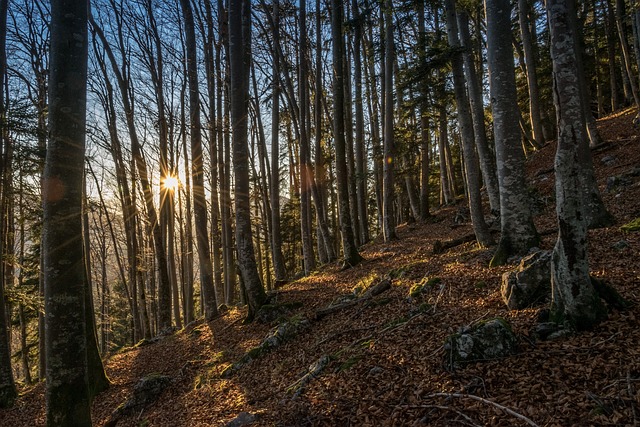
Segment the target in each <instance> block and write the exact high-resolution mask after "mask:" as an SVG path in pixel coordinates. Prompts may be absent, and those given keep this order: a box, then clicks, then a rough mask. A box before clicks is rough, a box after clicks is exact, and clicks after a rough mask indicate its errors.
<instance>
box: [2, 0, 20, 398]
mask: <svg viewBox="0 0 640 427" xmlns="http://www.w3.org/2000/svg"><path fill="white" fill-rule="evenodd" d="M7 3H8V0H0V81H4V78H5V75H6V72H7V53H6V41H7ZM4 106H5V99H4V88H1V89H0V147H2V148H3V149H2V152H4V151H5V150H4V146H5V144H6V143H7V142H8V141H7V138H5V134H6V132H7V130H6V129H5V123H6V114H5V108H4ZM2 191H3V192H5V191H6V188H2ZM5 307H6V304H5V299H4V286H3V284H2V283H0V408H6V407H8V406H11V405H12V404H13V401H14V400H15V398H16V397H17V396H18V392H17V390H16V385H15V383H14V381H13V372H12V371H11V347H10V346H9V339H8V337H9V335H8V329H7V328H8V326H9V325H7V314H6V312H5Z"/></svg>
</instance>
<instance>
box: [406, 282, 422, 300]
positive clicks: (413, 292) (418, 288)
mask: <svg viewBox="0 0 640 427" xmlns="http://www.w3.org/2000/svg"><path fill="white" fill-rule="evenodd" d="M423 291H424V284H422V283H416V284H415V285H413V286H412V287H411V289H409V296H410V297H411V298H417V297H419V296H420V295H422V292H423Z"/></svg>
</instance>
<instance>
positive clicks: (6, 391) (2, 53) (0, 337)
mask: <svg viewBox="0 0 640 427" xmlns="http://www.w3.org/2000/svg"><path fill="white" fill-rule="evenodd" d="M7 3H8V0H0V82H4V80H5V75H6V72H7V54H6V40H7ZM4 94H5V91H4V84H2V85H1V87H0V148H1V149H2V150H1V151H0V152H2V153H4V152H6V145H7V144H8V143H9V140H8V138H6V137H5V136H6V135H7V129H5V123H6V112H5V108H4V106H5V97H4ZM1 160H2V161H3V162H4V159H1ZM1 190H2V193H3V196H2V197H3V198H4V193H5V191H6V188H4V187H3V188H2V189H1ZM0 253H1V252H0ZM5 307H6V304H5V297H4V285H3V283H1V282H0V408H7V407H9V406H11V405H12V404H13V401H14V400H15V399H16V397H18V392H17V390H16V385H15V382H14V380H13V372H12V371H11V347H10V344H9V339H8V336H9V335H8V330H9V329H8V328H9V325H8V324H7V313H6V311H5ZM40 339H41V340H42V339H43V336H42V335H40Z"/></svg>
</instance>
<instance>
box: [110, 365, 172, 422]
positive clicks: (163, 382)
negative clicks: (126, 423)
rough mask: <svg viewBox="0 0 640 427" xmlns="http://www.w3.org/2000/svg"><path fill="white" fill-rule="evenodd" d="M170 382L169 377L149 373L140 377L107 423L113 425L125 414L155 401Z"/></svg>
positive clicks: (137, 410) (141, 408) (136, 410)
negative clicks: (131, 391)
mask: <svg viewBox="0 0 640 427" xmlns="http://www.w3.org/2000/svg"><path fill="white" fill-rule="evenodd" d="M170 384H171V377H168V376H166V375H160V374H151V375H147V376H146V377H144V378H142V379H140V380H139V381H138V382H137V383H136V385H135V386H133V393H132V395H131V396H130V397H129V398H128V399H127V400H126V401H125V402H124V403H123V404H122V405H120V406H119V407H118V409H116V411H115V412H114V413H113V414H112V415H111V419H110V421H109V422H108V423H107V425H115V423H117V420H118V419H119V418H121V417H123V416H125V415H128V414H132V413H135V412H140V411H142V410H143V409H144V408H146V407H148V406H149V405H151V404H152V403H153V402H155V401H156V400H157V399H158V398H159V397H160V395H161V394H162V392H163V391H164V390H165V389H166V388H167V387H168V386H169V385H170Z"/></svg>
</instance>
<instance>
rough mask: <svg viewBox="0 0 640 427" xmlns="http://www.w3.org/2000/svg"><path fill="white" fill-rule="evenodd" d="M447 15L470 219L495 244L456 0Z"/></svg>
mask: <svg viewBox="0 0 640 427" xmlns="http://www.w3.org/2000/svg"><path fill="white" fill-rule="evenodd" d="M444 5H445V15H446V23H447V36H448V39H449V46H450V47H451V49H452V50H453V52H452V56H451V67H452V71H453V85H454V92H455V97H456V105H457V107H458V125H459V127H460V137H461V139H462V150H463V154H464V156H463V157H464V166H465V171H466V178H467V179H466V182H467V191H468V196H469V210H470V212H471V222H472V224H473V230H474V232H475V235H476V240H477V241H478V244H479V245H480V246H485V247H486V246H490V245H493V244H494V242H493V238H492V237H491V233H490V232H489V227H488V226H487V223H486V222H485V220H484V214H483V213H482V197H481V195H480V170H479V164H478V155H477V153H476V150H475V144H474V139H475V136H474V133H473V121H472V119H471V112H470V110H469V98H467V88H466V86H465V79H464V68H463V59H462V52H461V50H460V40H459V38H458V22H457V20H456V9H455V3H454V0H445V2H444Z"/></svg>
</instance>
